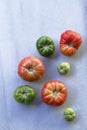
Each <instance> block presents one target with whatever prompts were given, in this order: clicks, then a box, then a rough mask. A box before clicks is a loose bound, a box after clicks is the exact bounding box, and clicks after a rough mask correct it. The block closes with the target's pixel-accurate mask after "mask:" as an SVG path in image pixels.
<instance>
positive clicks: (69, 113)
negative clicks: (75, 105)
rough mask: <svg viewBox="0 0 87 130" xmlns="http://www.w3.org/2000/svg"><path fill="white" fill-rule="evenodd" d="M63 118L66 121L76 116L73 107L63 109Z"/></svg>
mask: <svg viewBox="0 0 87 130" xmlns="http://www.w3.org/2000/svg"><path fill="white" fill-rule="evenodd" d="M64 118H65V119H66V120H67V121H73V120H74V119H75V118H76V112H75V110H74V109H72V108H66V109H65V110H64Z"/></svg>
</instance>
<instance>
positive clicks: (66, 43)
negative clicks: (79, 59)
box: [60, 30, 82, 56]
mask: <svg viewBox="0 0 87 130" xmlns="http://www.w3.org/2000/svg"><path fill="white" fill-rule="evenodd" d="M81 43H82V38H81V36H80V34H78V33H76V32H74V31H72V30H66V31H65V32H64V33H62V35H61V39H60V50H61V52H62V53H63V54H64V55H66V56H72V55H74V54H75V53H76V51H77V50H78V48H79V47H80V45H81Z"/></svg>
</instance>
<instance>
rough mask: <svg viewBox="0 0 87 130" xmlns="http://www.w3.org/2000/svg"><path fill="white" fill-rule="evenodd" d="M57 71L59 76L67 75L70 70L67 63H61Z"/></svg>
mask: <svg viewBox="0 0 87 130" xmlns="http://www.w3.org/2000/svg"><path fill="white" fill-rule="evenodd" d="M57 70H58V72H59V73H60V74H62V75H63V74H67V73H68V72H69V70H70V64H69V63H68V62H61V63H60V64H58V66H57Z"/></svg>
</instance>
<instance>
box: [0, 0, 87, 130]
mask: <svg viewBox="0 0 87 130" xmlns="http://www.w3.org/2000/svg"><path fill="white" fill-rule="evenodd" d="M86 3H87V0H0V130H86V129H87V83H86V80H87V76H86V75H87V73H86V69H87V53H86V49H87V13H86V12H87V6H86V5H87V4H86ZM67 29H72V30H75V31H76V32H79V33H80V34H81V36H82V38H83V43H82V46H81V47H80V48H79V50H78V52H77V53H76V54H75V55H74V56H73V57H70V58H69V57H65V56H63V55H62V54H61V53H60V50H59V39H60V35H61V33H62V32H63V31H65V30H67ZM42 35H48V36H50V37H51V38H52V39H53V40H54V43H55V47H56V51H55V54H54V55H53V56H52V57H50V58H44V57H42V56H40V55H39V54H38V52H37V50H36V47H35V42H36V40H37V39H38V37H40V36H42ZM29 55H36V56H38V57H39V58H40V59H42V60H43V62H44V64H45V67H46V72H45V74H44V76H43V78H42V79H41V80H39V81H37V82H33V83H29V82H26V81H23V80H22V79H21V78H20V77H19V76H18V74H17V65H18V63H19V61H20V60H21V59H22V58H24V57H26V56H29ZM61 61H68V62H69V63H70V64H71V71H70V72H69V74H68V75H66V76H61V75H59V74H58V73H57V69H56V68H57V64H58V63H60V62H61ZM52 79H58V80H61V81H62V82H64V83H65V84H66V85H67V88H68V98H67V100H66V102H65V103H64V104H63V105H62V106H60V107H52V106H47V105H46V104H44V103H43V102H42V101H41V97H40V96H41V95H40V91H41V88H42V86H43V84H44V83H45V82H46V81H49V80H52ZM24 84H27V85H32V86H33V87H34V88H35V90H36V92H37V96H36V99H35V101H34V102H33V103H32V104H31V105H29V106H27V105H22V104H18V103H17V102H15V100H14V98H13V91H14V89H15V88H16V87H17V86H20V85H24ZM67 107H72V108H74V109H75V110H76V113H77V118H76V119H75V120H74V121H73V122H70V123H69V122H66V121H65V120H64V118H63V111H64V109H65V108H67Z"/></svg>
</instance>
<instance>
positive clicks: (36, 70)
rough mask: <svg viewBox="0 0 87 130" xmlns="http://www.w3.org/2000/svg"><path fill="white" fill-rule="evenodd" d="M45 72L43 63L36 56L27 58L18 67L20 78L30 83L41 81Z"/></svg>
mask: <svg viewBox="0 0 87 130" xmlns="http://www.w3.org/2000/svg"><path fill="white" fill-rule="evenodd" d="M44 71H45V67H44V64H43V62H42V61H41V60H40V59H39V58H38V57H36V56H29V57H25V58H24V59H22V60H21V61H20V63H19V65H18V74H19V76H20V77H21V78H22V79H24V80H26V81H29V82H32V81H35V80H38V79H40V78H41V77H42V76H43V74H44Z"/></svg>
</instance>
